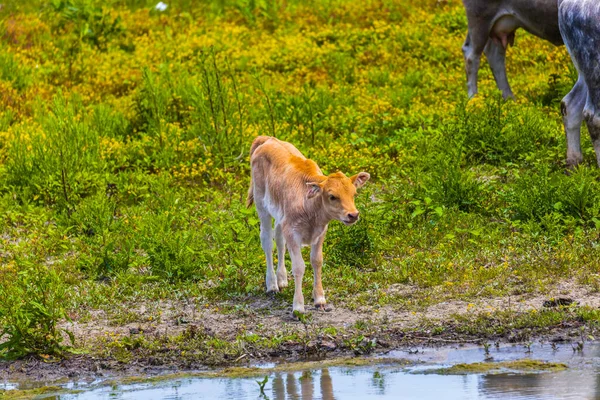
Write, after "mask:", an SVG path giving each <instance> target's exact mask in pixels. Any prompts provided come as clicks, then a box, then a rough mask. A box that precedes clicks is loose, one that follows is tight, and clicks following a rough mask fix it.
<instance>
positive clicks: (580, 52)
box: [558, 0, 600, 167]
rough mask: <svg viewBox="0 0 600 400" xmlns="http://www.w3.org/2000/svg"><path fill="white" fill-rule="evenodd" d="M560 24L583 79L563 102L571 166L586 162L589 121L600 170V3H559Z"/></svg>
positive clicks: (562, 0)
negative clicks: (583, 151) (584, 148)
mask: <svg viewBox="0 0 600 400" xmlns="http://www.w3.org/2000/svg"><path fill="white" fill-rule="evenodd" d="M558 4H559V12H558V20H559V25H560V32H561V34H562V37H563V39H564V43H565V45H566V46H567V49H568V50H569V54H571V59H572V60H573V63H574V64H575V68H577V72H578V73H579V77H578V79H577V83H575V86H574V87H573V89H572V90H571V92H569V94H568V95H567V96H566V97H565V98H564V99H563V101H562V105H561V111H562V115H563V122H564V124H565V131H566V134H567V165H568V166H569V167H573V166H575V165H577V164H579V163H580V162H581V161H582V160H583V156H582V154H581V141H580V135H581V124H582V122H583V120H584V119H585V122H586V123H587V126H588V130H589V132H590V137H591V139H592V143H593V145H594V150H595V151H596V161H597V162H598V165H599V166H600V1H599V0H558Z"/></svg>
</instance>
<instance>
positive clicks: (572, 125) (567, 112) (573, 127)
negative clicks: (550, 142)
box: [560, 75, 593, 168]
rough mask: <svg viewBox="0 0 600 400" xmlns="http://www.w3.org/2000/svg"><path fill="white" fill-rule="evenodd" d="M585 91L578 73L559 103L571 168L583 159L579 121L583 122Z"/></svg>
mask: <svg viewBox="0 0 600 400" xmlns="http://www.w3.org/2000/svg"><path fill="white" fill-rule="evenodd" d="M587 93H588V90H587V86H586V84H585V81H584V80H583V77H582V76H581V75H580V76H579V79H577V83H575V86H573V89H571V91H570V92H569V94H567V95H566V96H565V98H564V99H563V100H562V103H561V105H560V109H561V113H562V117H563V124H564V126H565V134H566V136H567V167H568V168H573V167H575V166H576V165H577V164H579V163H580V162H581V161H583V155H582V154H581V123H582V122H583V108H584V107H585V103H586V100H587V97H588V96H587ZM590 134H591V132H590ZM592 140H593V139H592Z"/></svg>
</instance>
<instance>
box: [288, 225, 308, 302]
mask: <svg viewBox="0 0 600 400" xmlns="http://www.w3.org/2000/svg"><path fill="white" fill-rule="evenodd" d="M285 239H286V242H287V246H288V250H289V251H290V257H291V259H292V275H293V276H294V305H293V307H292V309H293V310H294V311H298V312H300V313H304V296H303V295H302V279H303V278H304V269H305V268H306V266H305V264H304V260H303V259H302V248H301V246H300V243H298V242H296V241H295V240H294V238H293V237H288V236H286V238H285Z"/></svg>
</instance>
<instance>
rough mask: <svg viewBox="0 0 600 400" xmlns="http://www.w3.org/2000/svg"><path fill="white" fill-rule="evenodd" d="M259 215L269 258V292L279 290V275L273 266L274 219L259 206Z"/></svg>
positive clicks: (261, 239) (264, 246)
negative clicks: (276, 274)
mask: <svg viewBox="0 0 600 400" xmlns="http://www.w3.org/2000/svg"><path fill="white" fill-rule="evenodd" d="M257 211H258V216H259V218H260V243H261V245H262V249H263V251H264V252H265V256H266V258H267V276H266V278H265V280H266V282H267V293H269V292H278V291H279V287H278V286H277V277H276V276H275V268H274V267H273V221H272V220H271V215H269V213H268V212H266V211H264V210H259V209H258V207H257Z"/></svg>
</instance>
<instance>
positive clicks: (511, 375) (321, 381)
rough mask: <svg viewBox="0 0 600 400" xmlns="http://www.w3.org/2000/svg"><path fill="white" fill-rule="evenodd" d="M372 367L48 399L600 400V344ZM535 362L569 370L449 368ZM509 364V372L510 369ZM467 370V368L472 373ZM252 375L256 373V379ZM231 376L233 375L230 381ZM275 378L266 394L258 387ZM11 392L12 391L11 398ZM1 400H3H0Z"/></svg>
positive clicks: (411, 358)
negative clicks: (453, 368) (460, 370)
mask: <svg viewBox="0 0 600 400" xmlns="http://www.w3.org/2000/svg"><path fill="white" fill-rule="evenodd" d="M385 357H386V358H385V359H381V360H379V361H377V360H376V361H374V362H373V363H370V364H368V365H361V366H349V365H335V364H331V363H329V362H323V363H321V364H320V363H311V364H308V365H306V364H305V365H299V364H287V365H286V364H283V365H281V364H280V365H274V364H270V365H263V366H262V367H261V368H262V369H261V370H260V371H259V372H258V373H257V372H256V370H254V371H253V370H249V371H250V373H253V374H254V375H253V376H251V377H248V376H246V377H244V374H243V373H242V374H241V375H242V376H241V377H231V376H228V377H223V376H221V377H218V376H217V377H206V376H201V375H198V376H189V377H181V376H179V377H174V378H173V377H171V378H169V377H164V379H159V380H156V379H153V380H152V381H148V382H143V381H142V382H139V383H131V384H125V383H121V384H119V383H112V384H110V385H108V384H107V382H106V381H95V382H85V383H83V382H81V383H78V382H70V383H67V384H64V385H60V386H61V387H62V388H63V389H64V390H79V391H80V392H79V393H74V392H70V393H66V392H60V391H58V392H57V391H54V392H50V393H46V394H42V395H38V397H36V398H45V399H61V400H62V399H77V400H92V399H94V400H95V399H147V400H152V399H235V400H242V399H273V400H287V399H303V400H305V399H314V400H316V399H324V400H327V399H360V400H364V399H435V400H440V399H600V374H599V372H600V343H586V344H585V346H584V348H583V350H578V349H574V348H573V346H572V345H570V344H561V345H559V346H557V347H553V346H551V345H549V344H545V345H539V344H536V345H532V346H531V347H529V348H527V347H524V346H502V347H499V348H496V347H490V348H489V349H488V352H487V353H486V350H485V349H484V348H482V347H475V346H465V347H457V346H453V347H441V348H425V349H423V348H415V349H411V350H410V351H408V350H407V351H395V352H392V353H389V354H388V355H386V356H385ZM521 359H532V360H541V361H551V362H555V363H564V364H565V365H566V366H567V368H566V369H564V370H561V371H555V372H552V371H546V370H544V368H542V369H541V370H540V369H532V370H513V369H511V368H510V367H508V368H507V367H503V368H498V369H494V370H492V371H485V372H482V371H479V372H477V370H476V369H474V372H469V371H467V372H468V373H462V374H454V373H453V372H452V371H451V370H446V369H444V368H448V367H451V366H453V365H457V364H472V363H478V362H483V361H488V362H494V363H496V362H508V361H512V360H521ZM504 365H510V364H509V363H508V364H507V363H505V364H504ZM467 369H468V368H467ZM252 371H253V372H252ZM230 375H231V374H230ZM266 377H268V379H267V380H266V382H265V383H264V386H263V391H262V392H261V389H260V385H259V383H258V381H263V380H264V379H265V378H266ZM28 387H32V383H31V382H30V383H26V382H4V383H0V388H4V389H11V388H21V389H26V388H28ZM9 393H10V392H9ZM0 397H1V396H0Z"/></svg>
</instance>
